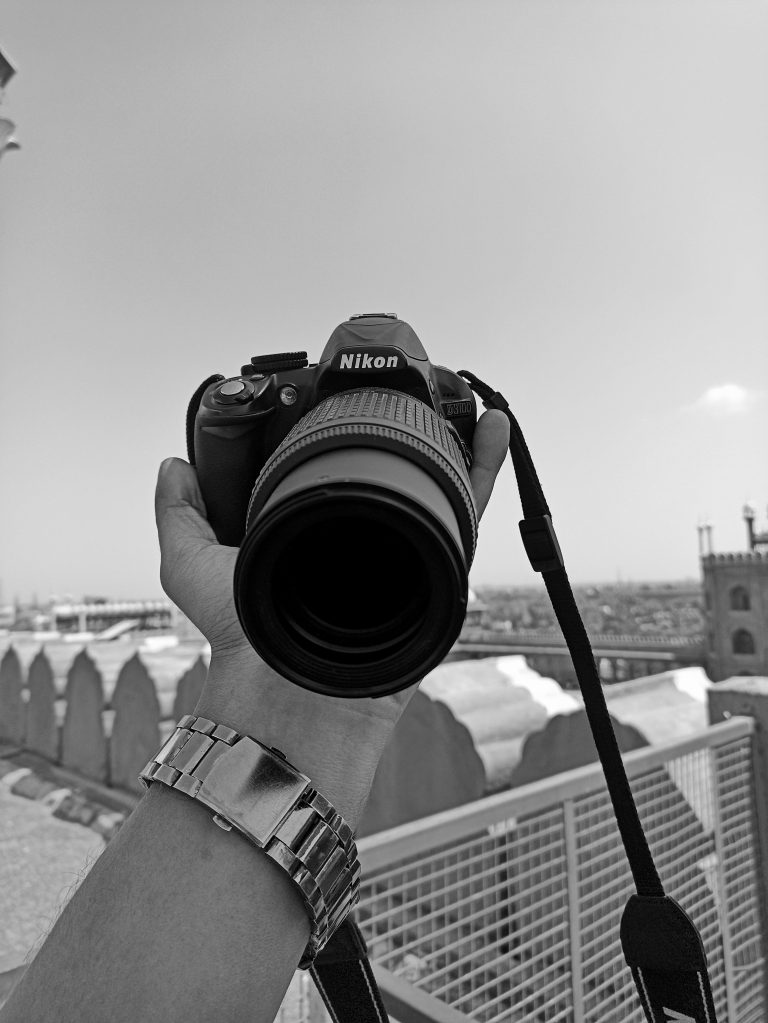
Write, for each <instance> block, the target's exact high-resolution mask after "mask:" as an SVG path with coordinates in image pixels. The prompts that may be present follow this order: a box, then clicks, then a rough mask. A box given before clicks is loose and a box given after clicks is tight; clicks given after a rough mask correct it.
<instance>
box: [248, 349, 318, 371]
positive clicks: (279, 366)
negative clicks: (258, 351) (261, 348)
mask: <svg viewBox="0 0 768 1023" xmlns="http://www.w3.org/2000/svg"><path fill="white" fill-rule="evenodd" d="M251 365H252V366H253V368H254V369H255V370H256V372H257V373H279V372H281V371H282V370H286V369H304V367H305V366H307V365H309V360H308V359H307V353H306V352H280V353H279V354H278V355H254V356H253V357H252V358H251Z"/></svg>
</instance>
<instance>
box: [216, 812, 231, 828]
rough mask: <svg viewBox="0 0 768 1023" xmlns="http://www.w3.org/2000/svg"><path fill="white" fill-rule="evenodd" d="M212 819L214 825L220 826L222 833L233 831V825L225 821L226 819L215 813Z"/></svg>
mask: <svg viewBox="0 0 768 1023" xmlns="http://www.w3.org/2000/svg"><path fill="white" fill-rule="evenodd" d="M211 819H212V820H213V823H214V824H218V826H219V827H220V828H221V830H222V831H231V830H232V825H231V824H230V823H229V821H225V820H224V818H223V817H219V815H218V814H217V813H215V814H214V815H213V817H212V818H211Z"/></svg>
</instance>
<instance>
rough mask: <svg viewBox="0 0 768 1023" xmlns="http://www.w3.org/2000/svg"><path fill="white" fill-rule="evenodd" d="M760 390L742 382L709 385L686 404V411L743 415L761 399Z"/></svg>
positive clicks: (722, 415) (719, 414)
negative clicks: (750, 388) (753, 389)
mask: <svg viewBox="0 0 768 1023" xmlns="http://www.w3.org/2000/svg"><path fill="white" fill-rule="evenodd" d="M760 397H761V394H760V392H759V391H750V390H748V389H747V388H746V387H742V386H741V385H740V384H720V385H719V386H717V387H709V388H707V390H706V391H705V392H704V393H703V394H702V395H701V397H699V398H697V399H696V401H695V402H693V404H692V405H686V406H684V408H683V411H684V412H703V413H705V414H707V415H710V416H718V417H724V416H741V415H744V414H745V413H747V412H749V411H750V409H751V408H752V407H753V406H754V405H755V404H756V403H757V402H758V401H759V399H760Z"/></svg>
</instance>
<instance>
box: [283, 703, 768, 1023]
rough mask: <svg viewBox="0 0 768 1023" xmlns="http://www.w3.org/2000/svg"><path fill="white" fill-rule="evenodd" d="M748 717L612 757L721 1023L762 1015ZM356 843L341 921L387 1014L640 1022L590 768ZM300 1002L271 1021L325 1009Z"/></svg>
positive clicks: (602, 799)
mask: <svg viewBox="0 0 768 1023" xmlns="http://www.w3.org/2000/svg"><path fill="white" fill-rule="evenodd" d="M752 729H753V723H752V720H751V719H749V718H733V719H732V720H730V721H727V722H725V723H723V724H721V725H716V726H713V727H710V728H708V729H706V730H705V731H703V732H701V733H699V734H697V735H695V736H692V737H690V738H688V739H687V740H685V741H683V742H673V743H668V744H664V745H658V746H654V747H651V748H648V749H642V750H638V751H635V752H633V753H630V754H628V755H627V756H625V758H624V761H625V764H626V768H627V773H628V775H629V777H630V779H631V783H632V789H633V792H634V795H635V799H636V801H637V804H638V809H639V812H640V816H641V819H642V821H643V825H644V827H645V829H646V834H647V835H648V840H649V843H650V846H651V849H652V851H653V854H654V857H655V859H656V862H657V865H658V868H659V872H660V874H661V876H662V879H663V882H664V885H665V887H666V889H667V891H668V893H669V894H670V895H672V896H673V897H674V898H676V899H677V900H678V901H679V902H680V903H681V904H682V905H683V907H684V908H685V909H686V911H687V912H688V913H689V915H691V916H692V917H693V919H694V922H695V923H696V926H697V927H698V929H699V932H700V933H701V936H702V940H703V942H704V946H705V949H706V952H707V958H708V961H709V966H710V976H711V978H712V984H713V990H714V996H715V1006H716V1009H717V1013H718V1020H720V1023H758V1021H762V1020H763V1019H764V1018H765V1016H766V1015H767V1014H766V1012H765V1010H766V1007H767V1006H766V992H765V990H764V972H765V964H764V961H763V950H762V934H761V918H760V915H759V907H758V884H759V881H758V875H757V866H756V859H757V852H756V837H755V834H756V833H755V826H756V825H755V808H754V797H753V779H752V747H751V734H752ZM359 850H360V858H361V863H362V872H363V885H362V892H361V902H360V905H359V907H358V910H357V913H356V918H357V921H358V923H359V925H360V927H361V929H362V931H363V934H364V935H365V938H366V941H367V943H368V948H369V952H370V957H371V960H372V962H373V963H374V964H375V969H376V975H377V979H378V981H379V984H380V987H381V989H382V994H383V995H384V997H385V1000H388V998H389V1000H388V1004H389V1005H391V1006H393V1008H392V1010H391V1011H394V1007H395V1006H396V1007H397V1011H398V1014H399V1019H400V1020H401V1023H410V1021H416V1020H418V1021H424V1020H434V1021H438V1020H448V1019H453V1020H455V1019H458V1018H460V1016H463V1017H465V1018H471V1019H473V1020H477V1021H480V1023H502V1021H503V1023H559V1021H563V1023H566V1021H567V1023H642V1021H643V1019H644V1017H643V1013H642V1009H641V1007H640V1004H639V1002H638V999H637V996H636V992H635V988H634V983H633V981H632V978H631V975H630V973H629V970H628V969H627V967H626V965H625V963H624V958H623V955H622V951H621V946H620V942H619V921H620V918H621V914H622V911H623V908H624V905H625V903H626V901H627V899H628V898H629V896H630V895H631V894H632V893H633V891H634V888H633V885H632V877H631V874H630V871H629V867H628V865H627V861H626V857H625V855H624V851H623V847H622V846H621V841H620V838H619V834H618V829H617V826H616V822H615V819H614V816H613V811H612V807H611V804H610V801H609V798H608V794H607V790H606V786H605V780H604V778H603V775H602V771H601V768H600V765H599V764H594V765H590V766H588V767H584V768H579V769H577V770H574V771H569V772H567V773H565V774H561V775H557V776H555V777H553V778H550V779H547V780H545V781H541V782H537V783H535V784H533V785H527V786H524V787H521V788H518V789H513V790H511V791H509V792H504V793H499V794H497V795H494V796H491V797H489V798H487V799H483V800H480V801H478V802H475V803H471V804H467V805H466V806H462V807H459V808H456V809H453V810H450V811H446V812H444V813H440V814H436V815H434V816H432V817H429V818H425V819H423V820H419V821H414V822H411V823H409V824H407V825H403V826H401V827H398V828H394V829H391V830H389V831H386V832H382V833H380V834H377V835H373V836H370V837H369V838H366V839H363V840H362V841H361V842H360V843H359ZM306 983H309V984H311V980H310V978H309V977H306V978H305V980H304V981H302V982H301V985H304V984H306ZM409 991H410V992H411V993H412V997H410V998H409V996H408V993H409ZM308 1005H309V1007H310V1008H309V1009H308V1010H307V1011H306V1012H304V1011H303V1012H302V1014H301V1017H296V1016H295V1015H293V1016H289V1015H284V1017H283V1019H284V1020H285V1023H288V1020H291V1021H293V1020H294V1019H297V1018H301V1019H304V1020H312V1021H313V1023H314V1021H315V1020H321V1019H326V1018H327V1017H326V1016H325V1013H324V1011H323V1010H322V1006H321V1009H320V1011H318V1009H317V1005H316V1004H315V1005H314V1008H313V1007H312V1005H313V999H312V997H311V996H310V997H309V999H308ZM430 1007H431V1008H430ZM283 1011H284V1012H285V1009H284V1010H283ZM278 1019H280V1017H278Z"/></svg>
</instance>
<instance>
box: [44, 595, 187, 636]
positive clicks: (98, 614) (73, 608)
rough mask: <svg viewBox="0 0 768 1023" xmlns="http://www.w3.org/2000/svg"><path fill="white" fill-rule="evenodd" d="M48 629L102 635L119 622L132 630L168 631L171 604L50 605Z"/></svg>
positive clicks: (153, 601)
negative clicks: (132, 625) (126, 622)
mask: <svg viewBox="0 0 768 1023" xmlns="http://www.w3.org/2000/svg"><path fill="white" fill-rule="evenodd" d="M49 617H50V628H51V629H55V630H57V631H58V632H61V633H67V632H96V633H99V632H104V630H105V629H109V628H111V627H113V626H115V625H118V624H119V623H120V622H124V621H128V620H130V621H132V622H133V623H134V628H136V629H140V630H145V629H170V628H171V627H172V625H173V609H172V605H171V604H170V603H169V602H168V601H166V600H120V601H103V600H99V601H94V602H93V603H85V602H84V603H80V604H54V605H53V606H52V607H51V609H50V611H49Z"/></svg>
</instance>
